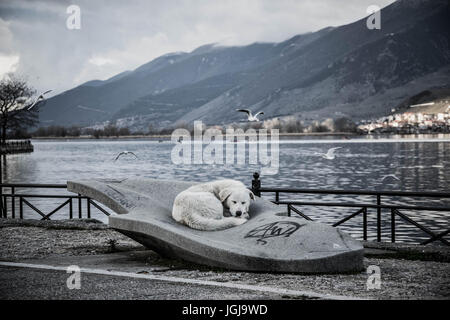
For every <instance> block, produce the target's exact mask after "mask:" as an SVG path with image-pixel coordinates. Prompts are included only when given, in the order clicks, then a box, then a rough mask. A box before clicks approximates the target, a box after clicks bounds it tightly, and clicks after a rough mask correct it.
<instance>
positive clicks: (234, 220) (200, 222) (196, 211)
mask: <svg viewBox="0 0 450 320" xmlns="http://www.w3.org/2000/svg"><path fill="white" fill-rule="evenodd" d="M254 199H255V196H254V195H253V193H252V192H251V191H250V190H248V189H247V188H246V187H245V185H244V184H243V183H242V182H239V181H236V180H217V181H213V182H208V183H202V184H198V185H195V186H192V187H190V188H188V189H186V190H184V191H183V192H180V193H179V194H178V195H177V197H176V198H175V202H174V204H173V210H172V217H173V218H174V219H175V220H176V221H178V222H180V223H183V224H185V225H187V226H189V227H191V228H193V229H197V230H208V231H212V230H223V229H227V228H231V227H234V226H238V225H241V224H243V223H245V222H246V221H247V219H249V217H250V216H249V214H248V211H249V207H250V201H251V200H254ZM224 207H225V209H228V210H229V211H230V214H231V217H225V216H224Z"/></svg>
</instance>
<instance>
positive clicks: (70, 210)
mask: <svg viewBox="0 0 450 320" xmlns="http://www.w3.org/2000/svg"><path fill="white" fill-rule="evenodd" d="M72 200H73V198H70V202H69V219H73V203H72Z"/></svg>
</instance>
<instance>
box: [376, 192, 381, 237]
mask: <svg viewBox="0 0 450 320" xmlns="http://www.w3.org/2000/svg"><path fill="white" fill-rule="evenodd" d="M380 205H381V196H380V195H379V194H378V195H377V206H380ZM377 241H378V242H381V208H380V207H378V208H377Z"/></svg>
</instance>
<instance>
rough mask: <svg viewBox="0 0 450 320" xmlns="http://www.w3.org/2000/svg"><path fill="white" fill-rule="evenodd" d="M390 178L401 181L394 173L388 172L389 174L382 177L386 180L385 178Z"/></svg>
mask: <svg viewBox="0 0 450 320" xmlns="http://www.w3.org/2000/svg"><path fill="white" fill-rule="evenodd" d="M388 178H392V179H394V180H397V181H400V179H399V178H397V177H396V176H395V175H394V174H387V175H385V176H383V177H382V178H381V180H382V181H384V180H386V179H388Z"/></svg>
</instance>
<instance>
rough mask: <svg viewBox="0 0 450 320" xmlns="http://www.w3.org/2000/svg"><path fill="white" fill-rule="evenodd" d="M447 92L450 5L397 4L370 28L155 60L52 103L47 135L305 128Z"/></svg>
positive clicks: (410, 0)
mask: <svg viewBox="0 0 450 320" xmlns="http://www.w3.org/2000/svg"><path fill="white" fill-rule="evenodd" d="M446 87H450V8H449V1H448V0H399V1H396V2H394V3H393V4H391V5H389V6H387V7H385V8H383V9H382V11H381V29H380V30H377V29H374V30H369V29H368V28H367V26H366V19H361V20H358V21H356V22H354V23H351V24H348V25H344V26H340V27H328V28H324V29H322V30H319V31H316V32H311V33H307V34H302V35H298V36H295V37H293V38H291V39H288V40H286V41H284V42H281V43H254V44H251V45H247V46H235V47H225V46H220V45H215V44H209V45H205V46H202V47H199V48H197V49H195V50H194V51H192V52H189V53H185V52H178V53H171V54H167V55H164V56H161V57H158V58H156V59H154V60H152V61H150V62H148V63H146V64H144V65H142V66H140V67H139V68H137V69H135V70H133V71H125V72H123V73H120V74H118V75H116V76H114V77H112V78H110V79H108V80H104V81H101V80H93V81H89V82H86V83H84V84H82V85H80V86H77V87H75V88H73V89H71V90H68V91H65V92H63V93H61V94H59V95H57V96H54V97H52V98H50V99H48V100H47V101H46V104H45V106H44V107H42V108H41V110H40V112H39V119H40V125H41V126H48V125H63V126H69V125H80V126H92V125H95V124H100V123H104V122H105V121H109V122H112V123H116V124H117V125H118V126H127V127H130V128H131V129H145V128H147V127H148V126H149V125H152V126H153V127H158V128H163V127H168V126H171V125H174V124H176V123H180V122H185V123H190V122H192V121H194V120H202V121H203V122H205V123H207V124H226V123H230V122H234V121H239V120H242V117H243V115H242V114H241V113H238V112H236V111H235V109H236V108H247V109H251V110H253V111H264V113H265V114H264V117H265V118H273V117H280V116H286V115H297V116H299V117H301V118H303V119H305V120H314V119H317V120H320V119H324V118H336V117H341V116H347V117H349V118H352V119H354V120H358V119H363V118H364V119H368V118H375V117H378V116H382V115H385V114H387V113H389V112H390V111H391V109H392V108H393V107H395V106H397V105H399V104H400V103H401V102H402V101H405V100H406V99H408V98H409V97H411V96H414V95H416V94H418V93H419V92H422V91H424V90H428V89H430V88H446Z"/></svg>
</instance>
